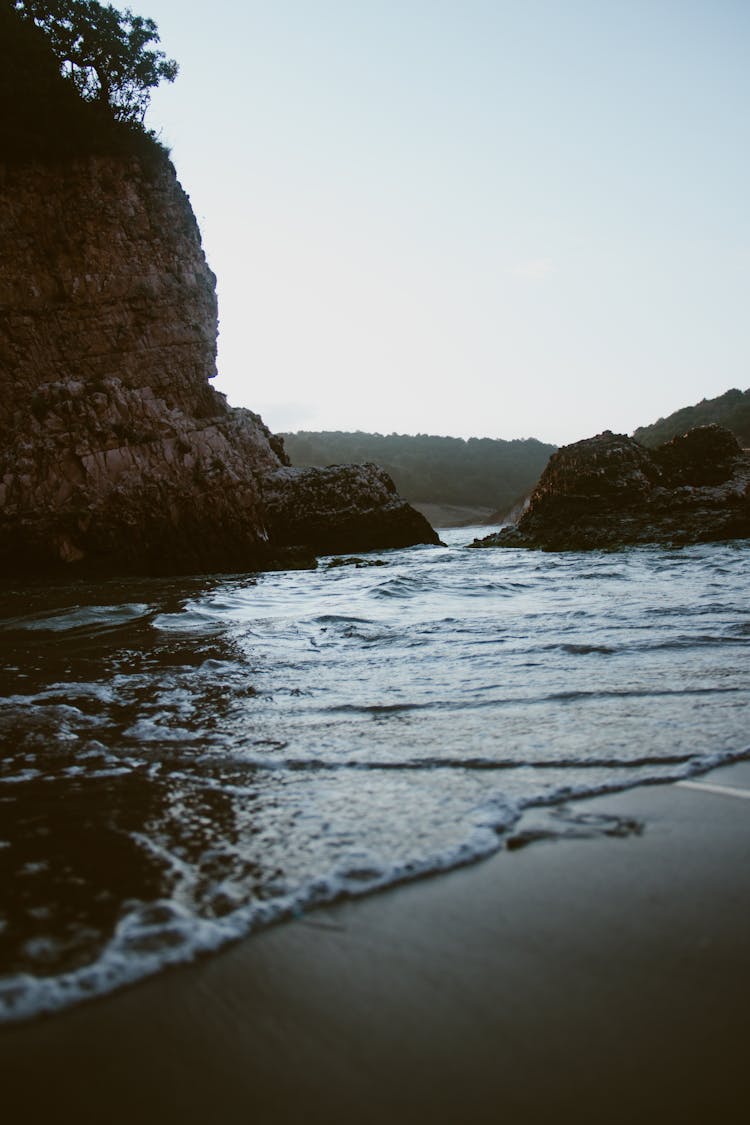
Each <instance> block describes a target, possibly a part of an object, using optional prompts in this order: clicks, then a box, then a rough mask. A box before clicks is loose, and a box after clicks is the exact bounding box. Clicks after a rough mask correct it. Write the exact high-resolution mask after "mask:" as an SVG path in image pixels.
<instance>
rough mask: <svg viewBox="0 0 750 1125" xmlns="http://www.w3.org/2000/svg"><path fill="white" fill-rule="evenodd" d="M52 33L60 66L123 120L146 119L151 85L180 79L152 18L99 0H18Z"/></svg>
mask: <svg viewBox="0 0 750 1125" xmlns="http://www.w3.org/2000/svg"><path fill="white" fill-rule="evenodd" d="M12 2H13V6H14V7H15V8H16V10H17V11H18V12H19V14H21V15H22V16H24V17H25V18H26V19H28V20H30V21H32V22H33V23H34V24H36V26H37V27H39V28H40V29H41V30H42V31H43V32H44V33H45V35H46V37H47V39H48V41H49V44H50V46H51V48H52V51H53V52H54V54H55V56H56V58H57V59H58V61H59V63H60V70H61V72H62V74H64V75H65V76H66V77H67V78H69V79H70V81H71V82H72V83H73V85H74V86H75V88H76V89H77V91H78V93H79V94H80V95H81V97H82V98H84V99H85V100H86V101H90V102H97V103H99V104H100V105H102V106H106V107H107V108H108V109H109V110H110V111H111V113H112V115H113V117H114V118H115V119H116V120H118V121H125V122H128V123H131V124H141V123H142V122H143V118H144V115H145V113H146V110H147V109H148V104H149V101H150V99H151V90H152V89H154V87H156V86H158V85H159V83H160V82H161V81H162V80H164V81H166V82H174V80H175V78H176V76H177V71H178V66H177V63H176V62H175V61H174V59H168V58H167V57H166V55H165V54H164V52H163V51H159V50H156V49H155V47H154V45H155V44H157V43H158V42H159V32H158V30H157V27H156V24H155V23H154V21H153V20H152V19H146V18H144V17H142V16H136V15H133V13H132V12H131V11H130V9H129V8H125V9H124V10H123V11H118V10H117V9H116V8H113V7H112V5H111V4H107V5H104V4H100V3H98V0H47V2H43V0H12Z"/></svg>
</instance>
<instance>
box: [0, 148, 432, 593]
mask: <svg viewBox="0 0 750 1125" xmlns="http://www.w3.org/2000/svg"><path fill="white" fill-rule="evenodd" d="M0 245H2V255H0V391H1V392H2V393H0V572H2V573H15V574H24V573H27V572H29V571H36V572H48V571H62V572H65V573H75V572H79V571H87V572H88V571H91V572H95V573H99V574H116V573H125V572H127V573H147V574H167V573H200V572H203V573H205V572H212V571H244V570H255V569H265V568H268V567H274V566H299V565H314V563H313V556H314V554H315V553H316V552H319V551H325V552H333V551H362V550H369V549H373V548H381V547H390V546H403V545H405V544H410V543H415V542H425V543H432V542H435V540H436V536H435V534H434V532H433V531H432V528H431V527H429V525H428V524H427V523H426V521H425V520H424V519H423V518H422V517H420V516H418V515H417V513H416V512H414V511H413V510H412V509H411V508H409V506H408V505H407V504H406V503H405V502H404V501H402V500H400V499H399V498H398V497H397V496H396V495H395V493H394V490H393V486H392V485H390V487H389V486H387V485H386V484H385V481H384V480H383V479H382V478H381V477H378V473H377V471H375V472H374V471H373V469H372V467H365V468H361V469H358V468H355V467H349V468H347V469H346V470H339V471H338V472H334V471H332V470H326V471H325V472H324V473H323V475H322V476H321V478H320V480H319V481H317V482H316V481H314V480H313V479H312V478H310V477H309V476H306V475H305V474H300V473H298V472H294V471H293V470H291V469H287V468H286V466H288V464H289V462H288V458H287V457H286V454H285V452H284V447H283V442H282V441H281V439H280V438H278V437H274V435H273V434H271V433H270V431H269V430H268V428H267V427H266V426H265V425H264V424H263V421H262V419H261V418H259V417H258V415H257V414H254V413H252V411H249V410H239V409H231V408H230V407H229V406H228V405H227V403H226V400H225V398H224V396H223V395H221V394H219V393H218V392H216V391H215V390H213V388H212V387H211V385H210V379H211V378H213V376H214V375H215V373H216V364H215V359H216V338H217V302H216V288H215V280H216V279H215V278H214V275H213V273H212V272H211V270H210V269H209V267H208V265H207V264H206V259H205V256H204V254H203V250H202V247H201V240H200V233H199V231H198V227H197V224H196V222H195V217H194V215H193V212H192V209H191V207H190V202H189V200H188V197H187V196H186V195H185V193H184V192H183V190H182V188H181V187H180V185H179V184H178V182H177V180H176V177H175V173H174V169H173V168H172V166H171V164H169V162H168V161H167V160H166V159H162V160H161V161H157V162H156V163H155V162H154V161H151V162H144V161H142V160H141V159H139V158H138V157H135V156H127V157H118V156H92V157H81V158H79V159H76V160H67V161H65V160H59V161H57V162H55V163H44V162H40V161H35V162H27V163H14V164H7V165H3V164H0Z"/></svg>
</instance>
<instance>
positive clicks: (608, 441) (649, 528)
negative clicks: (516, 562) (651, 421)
mask: <svg viewBox="0 0 750 1125" xmlns="http://www.w3.org/2000/svg"><path fill="white" fill-rule="evenodd" d="M748 537H750V456H748V455H747V454H745V453H743V451H742V450H741V449H740V446H739V444H738V442H737V440H736V438H735V437H734V435H733V434H731V433H730V432H729V431H728V430H724V429H722V427H720V426H716V425H711V426H701V427H699V428H697V429H695V430H691V431H690V432H689V433H687V434H683V435H682V436H680V437H678V438H674V439H673V440H672V441H670V442H667V443H666V444H665V445H662V446H659V447H658V448H657V449H655V450H647V449H645V448H644V447H643V446H641V445H640V444H639V443H638V442H636V441H635V440H634V439H633V438H629V437H626V436H625V435H624V434H613V433H611V432H610V431H606V432H605V433H603V434H598V435H597V436H596V437H593V438H587V439H586V440H585V441H579V442H575V443H574V444H573V445H567V446H563V448H562V449H559V450H558V451H557V452H556V453H554V454H553V455H552V457H551V458H550V460H549V463H548V465H547V468H546V469H545V470H544V472H543V473H542V476H541V478H540V480H539V483H538V485H537V487H536V488H535V490H534V492H533V493H532V496H531V500H530V502H529V505H528V507H527V508H526V510H525V511H524V512H523V513H522V514H521V516H520V518H519V519H518V522H517V523H516V524H515V525H514V526H512V527H505V528H501V529H500V530H499V531H498V532H495V533H494V534H493V535H489V536H487V537H486V538H484V539H478V540H475V541H474V543H472V544H471V546H473V547H532V548H540V549H542V550H552V551H578V550H593V549H597V548H605V549H611V548H617V547H623V546H627V545H630V544H636V543H660V544H665V545H670V546H680V545H684V544H687V543H699V542H711V541H715V540H721V539H733V538H748Z"/></svg>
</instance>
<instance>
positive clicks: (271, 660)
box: [0, 529, 750, 1021]
mask: <svg viewBox="0 0 750 1125" xmlns="http://www.w3.org/2000/svg"><path fill="white" fill-rule="evenodd" d="M476 531H478V529H473V530H472V529H468V530H467V529H463V530H461V531H445V532H443V533H442V535H443V538H444V540H445V541H446V543H447V545H446V546H444V547H414V548H411V549H409V550H400V551H388V552H382V553H376V554H369V555H366V556H364V557H363V558H362V559H361V560H360V561H359V562H357V561H355V560H350V561H348V562H345V563H344V565H329V564H330V563H331V561H332V560H326V559H323V560H321V564H320V566H319V568H318V570H316V571H314V572H309V571H304V572H278V573H268V574H255V575H242V576H231V577H226V576H214V577H209V578H200V579H173V580H147V581H145V580H144V581H139V580H128V581H112V582H107V583H101V584H98V585H74V586H49V585H46V586H39V585H37V586H34V587H29V588H21V587H20V586H19V587H18V588H17V589H12V590H8V589H6V591H5V593H4V594H3V595H2V597H1V598H0V616H1V617H2V621H1V623H0V646H1V648H2V655H3V661H2V673H0V676H1V679H0V695H1V696H2V699H0V739H1V744H2V753H1V755H0V1019H3V1020H5V1021H13V1020H18V1019H24V1018H28V1017H30V1016H33V1015H35V1014H38V1013H41V1012H48V1011H54V1010H56V1009H60V1008H63V1007H66V1006H67V1005H69V1004H71V1003H74V1002H76V1001H79V1000H81V999H83V998H85V997H88V996H94V995H100V994H102V993H105V992H108V991H110V990H112V989H114V988H116V987H119V986H121V985H123V984H125V983H127V982H129V981H134V980H137V979H139V978H141V977H143V976H146V975H148V974H151V973H154V972H157V971H159V970H161V969H163V968H165V967H166V966H168V965H171V964H175V963H178V962H183V961H187V960H189V959H191V958H193V957H195V956H196V955H197V954H199V953H204V952H208V951H211V950H215V949H218V948H219V947H221V946H222V945H224V944H225V943H226V942H227V941H229V940H232V939H237V938H239V937H242V936H244V935H246V934H248V933H250V932H251V931H253V930H255V929H257V928H259V927H262V926H264V925H267V924H269V923H270V922H273V921H278V920H280V919H285V918H291V917H297V916H299V915H301V914H302V913H303V912H305V911H307V910H310V909H312V908H313V907H314V906H315V905H317V904H321V903H326V902H331V901H333V900H334V899H336V898H339V897H342V896H353V895H361V894H364V893H367V892H370V891H372V890H375V889H377V888H382V887H384V886H387V885H389V884H392V883H396V882H399V881H404V880H407V879H413V878H417V877H419V876H421V875H424V874H427V873H434V872H437V871H441V870H446V869H449V868H452V867H456V866H458V865H460V864H464V863H468V862H472V861H475V860H478V859H481V858H482V857H485V856H487V855H489V854H491V853H493V852H495V851H497V850H499V849H501V848H503V847H504V846H505V844H506V843H507V841H508V840H509V839H510V838H511V834H512V832H513V827H514V825H515V824H516V822H517V821H518V819H519V817H520V815H521V813H522V812H523V811H524V810H528V809H530V808H533V807H534V806H548V807H549V806H551V807H557V806H559V805H561V804H562V803H564V802H565V801H567V800H569V799H570V798H572V797H578V796H583V795H586V794H593V793H601V792H607V791H613V790H617V789H621V788H626V787H628V786H632V785H635V784H639V783H643V782H654V781H667V780H670V779H677V778H680V777H685V776H686V775H689V774H691V773H696V772H700V771H701V770H705V769H707V768H709V767H710V766H713V765H716V764H719V763H721V762H725V761H730V760H733V759H735V758H737V757H741V756H743V755H745V754H746V753H747V752H748V745H749V744H750V734H749V733H748V702H750V674H749V673H750V665H749V663H748V655H749V649H750V599H749V598H748V593H749V591H750V544H749V543H746V542H735V543H727V544H711V545H701V546H696V547H691V548H685V549H682V550H679V551H668V550H660V549H655V548H638V549H632V550H628V551H622V552H616V553H598V552H589V553H582V554H577V553H571V554H546V553H542V552H535V551H520V550H481V551H477V550H468V549H466V544H467V543H468V542H470V541H471V539H472V538H473V535H474V534H475V532H476ZM336 561H338V562H340V561H341V560H336ZM507 861H508V862H512V860H511V859H510V857H509V858H508V860H507Z"/></svg>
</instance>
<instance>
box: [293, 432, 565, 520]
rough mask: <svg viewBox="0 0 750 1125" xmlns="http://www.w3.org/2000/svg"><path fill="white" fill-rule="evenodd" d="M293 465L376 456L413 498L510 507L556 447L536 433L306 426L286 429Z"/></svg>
mask: <svg viewBox="0 0 750 1125" xmlns="http://www.w3.org/2000/svg"><path fill="white" fill-rule="evenodd" d="M282 436H283V438H284V445H285V446H286V451H287V453H288V454H289V457H290V459H291V462H292V464H293V465H300V466H303V465H333V464H347V463H350V462H361V461H374V462H375V463H376V464H378V465H382V466H383V468H384V469H385V470H386V471H387V472H388V473H390V475H391V476H392V477H393V480H394V483H395V485H396V488H397V489H398V491H399V492H400V493H401V495H402V496H404V497H405V498H406V499H407V500H410V501H412V502H413V503H415V504H417V503H423V504H456V505H466V506H476V507H487V508H492V509H506V508H510V507H511V506H512V505H513V504H514V503H515V502H516V501H517V500H519V499H520V498H521V497H523V496H524V495H525V494H526V493H527V492H529V491H530V490H531V489H532V488H533V487H534V485H535V484H536V482H537V479H538V478H539V474H540V473H541V471H542V469H543V468H544V466H545V465H546V464H547V461H548V460H549V456H550V454H551V453H553V452H554V450H555V448H556V447H555V446H554V445H545V444H544V442H541V441H536V440H535V439H534V438H524V439H518V440H515V441H501V440H500V439H497V438H469V439H468V441H465V440H464V439H463V438H453V437H434V436H432V435H428V434H417V435H416V436H409V435H407V434H387V435H384V434H366V433H361V432H359V431H358V432H357V433H342V432H339V431H337V432H335V433H333V432H323V433H311V432H309V431H304V430H301V431H299V432H298V433H295V434H283V435H282Z"/></svg>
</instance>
